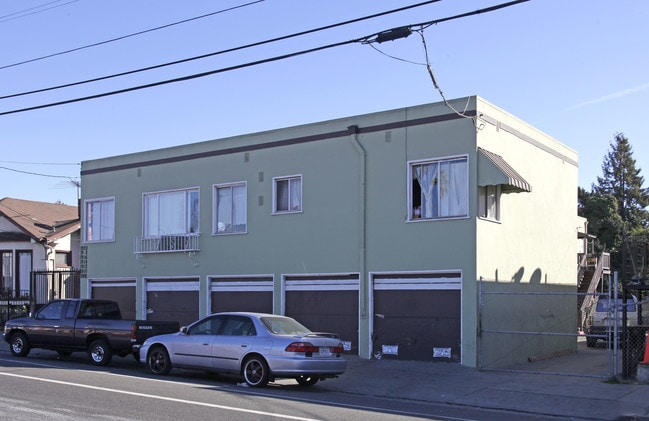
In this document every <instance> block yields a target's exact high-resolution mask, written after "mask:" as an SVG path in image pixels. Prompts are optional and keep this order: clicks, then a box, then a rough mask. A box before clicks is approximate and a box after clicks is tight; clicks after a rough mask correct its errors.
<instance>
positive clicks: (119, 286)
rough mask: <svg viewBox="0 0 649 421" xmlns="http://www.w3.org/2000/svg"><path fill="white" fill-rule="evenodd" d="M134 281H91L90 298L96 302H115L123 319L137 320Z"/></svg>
mask: <svg viewBox="0 0 649 421" xmlns="http://www.w3.org/2000/svg"><path fill="white" fill-rule="evenodd" d="M135 284H136V280H135V279H120V280H110V279H101V280H94V279H93V280H91V281H90V297H91V298H94V299H97V300H112V301H116V302H117V304H118V305H119V309H120V311H121V313H122V318H123V319H127V320H128V319H130V320H135V319H138V317H137V314H136V307H135V304H136V303H135Z"/></svg>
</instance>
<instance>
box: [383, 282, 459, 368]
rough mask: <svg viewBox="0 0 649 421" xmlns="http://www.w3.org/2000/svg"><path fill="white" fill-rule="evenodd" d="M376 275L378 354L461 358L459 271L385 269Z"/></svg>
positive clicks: (441, 359)
mask: <svg viewBox="0 0 649 421" xmlns="http://www.w3.org/2000/svg"><path fill="white" fill-rule="evenodd" d="M373 279H374V295H373V313H374V319H373V323H374V326H373V335H372V342H373V351H374V355H375V356H377V357H378V356H381V357H386V358H387V357H390V358H398V359H402V360H419V361H431V360H439V361H459V360H460V334H461V333H460V327H461V325H460V320H461V317H460V315H461V291H460V287H461V274H460V273H455V272H453V273H443V274H441V273H435V274H430V273H426V274H408V275H381V276H375V277H374V278H373ZM449 288H452V289H449Z"/></svg>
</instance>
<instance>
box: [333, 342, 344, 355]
mask: <svg viewBox="0 0 649 421" xmlns="http://www.w3.org/2000/svg"><path fill="white" fill-rule="evenodd" d="M344 351H345V348H344V347H343V344H342V342H341V343H339V344H338V345H336V346H335V347H334V348H331V353H332V354H342V353H343V352H344Z"/></svg>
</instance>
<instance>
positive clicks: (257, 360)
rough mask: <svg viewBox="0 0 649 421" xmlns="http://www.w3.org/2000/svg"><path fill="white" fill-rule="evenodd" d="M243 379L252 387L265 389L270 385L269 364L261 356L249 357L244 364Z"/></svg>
mask: <svg viewBox="0 0 649 421" xmlns="http://www.w3.org/2000/svg"><path fill="white" fill-rule="evenodd" d="M242 372H243V379H244V380H245V381H246V384H248V386H250V387H263V386H266V385H267V384H268V379H269V378H270V373H269V372H268V364H266V361H265V360H264V359H263V358H262V357H259V356H252V357H248V358H247V359H246V360H245V361H244V362H243V369H242Z"/></svg>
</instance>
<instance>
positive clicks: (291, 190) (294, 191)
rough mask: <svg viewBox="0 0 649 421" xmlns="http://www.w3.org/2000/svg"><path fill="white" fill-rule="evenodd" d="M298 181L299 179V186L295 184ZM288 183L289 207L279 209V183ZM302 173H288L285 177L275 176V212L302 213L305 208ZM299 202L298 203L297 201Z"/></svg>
mask: <svg viewBox="0 0 649 421" xmlns="http://www.w3.org/2000/svg"><path fill="white" fill-rule="evenodd" d="M296 181H299V186H295V183H294V182H296ZM281 182H286V183H288V184H287V185H288V193H287V194H288V198H287V199H288V205H287V209H279V206H278V200H279V197H278V195H279V188H278V183H281ZM302 184H303V181H302V175H301V174H296V175H288V176H283V177H274V178H273V214H287V213H300V212H302V210H303V209H304V206H303V203H304V200H303V198H302ZM296 202H297V203H296Z"/></svg>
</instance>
